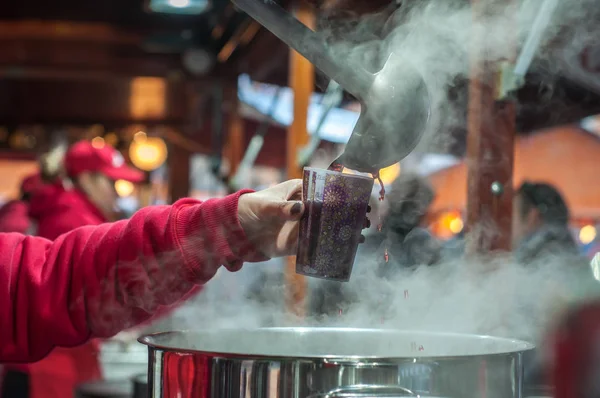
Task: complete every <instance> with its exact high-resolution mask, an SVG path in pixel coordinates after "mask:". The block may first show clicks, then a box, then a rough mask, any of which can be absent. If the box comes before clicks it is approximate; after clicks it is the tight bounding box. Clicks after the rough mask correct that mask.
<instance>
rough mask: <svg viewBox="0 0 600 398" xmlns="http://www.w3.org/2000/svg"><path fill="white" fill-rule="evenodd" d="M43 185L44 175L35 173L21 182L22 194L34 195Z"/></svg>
mask: <svg viewBox="0 0 600 398" xmlns="http://www.w3.org/2000/svg"><path fill="white" fill-rule="evenodd" d="M41 185H42V175H41V174H40V173H35V174H32V175H30V176H27V177H25V178H24V179H23V181H21V192H23V193H32V192H34V191H35V190H37V189H38V188H39V187H40V186H41Z"/></svg>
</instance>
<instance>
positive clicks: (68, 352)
mask: <svg viewBox="0 0 600 398" xmlns="http://www.w3.org/2000/svg"><path fill="white" fill-rule="evenodd" d="M63 168H64V170H63V171H64V172H65V174H66V176H67V178H66V179H57V181H56V182H55V183H54V184H50V185H47V186H45V187H43V188H41V189H39V190H38V191H37V192H36V194H35V195H34V196H33V197H32V199H31V202H30V206H29V215H30V216H31V217H32V219H33V220H35V221H36V223H37V235H38V236H40V237H43V238H46V239H50V240H54V239H56V238H58V237H59V236H60V235H62V234H64V233H67V232H69V231H72V230H73V229H75V228H78V227H83V226H88V225H99V224H103V223H106V222H112V221H116V220H118V219H119V218H120V216H119V213H118V211H117V210H116V201H117V193H116V190H115V187H114V182H115V181H116V180H126V181H130V182H134V183H137V182H141V181H143V180H144V173H143V172H141V171H139V170H136V169H134V168H132V167H129V166H128V165H127V164H126V163H125V159H124V158H123V156H122V155H121V153H120V152H118V151H117V150H116V149H114V148H112V147H111V146H109V145H104V146H102V147H96V146H93V145H92V143H91V142H89V141H79V142H77V143H75V144H73V145H72V146H71V147H70V148H69V149H68V150H67V152H66V154H65V155H64V159H63ZM99 350H100V346H99V343H98V342H97V341H90V342H88V343H87V344H86V345H83V346H80V347H77V348H75V349H58V350H55V351H54V352H53V353H52V354H51V355H50V356H48V358H46V359H45V360H43V361H41V362H38V363H36V364H33V365H30V366H28V367H27V368H19V369H11V370H14V371H15V372H18V373H16V374H15V373H14V372H10V373H8V374H7V380H10V378H13V379H18V378H20V379H25V380H28V383H27V384H28V385H29V388H30V390H31V394H29V396H31V397H32V398H37V397H39V395H38V394H35V392H36V391H40V393H41V392H42V391H43V396H44V397H51V396H56V397H57V398H58V397H65V396H71V395H72V391H73V390H74V388H75V386H76V385H77V384H79V383H82V382H86V381H92V380H96V379H99V378H101V376H102V373H101V368H100V363H99V361H98V358H99ZM9 369H10V368H9ZM23 373H25V375H24V374H23Z"/></svg>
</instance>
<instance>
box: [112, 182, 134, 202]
mask: <svg viewBox="0 0 600 398" xmlns="http://www.w3.org/2000/svg"><path fill="white" fill-rule="evenodd" d="M134 189H135V187H134V185H133V184H132V183H131V182H129V181H125V180H117V181H115V191H117V195H119V196H120V197H122V198H126V197H128V196H130V195H131V194H132V193H133V191H134Z"/></svg>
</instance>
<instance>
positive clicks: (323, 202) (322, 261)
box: [296, 168, 373, 281]
mask: <svg viewBox="0 0 600 398" xmlns="http://www.w3.org/2000/svg"><path fill="white" fill-rule="evenodd" d="M303 188H304V190H303V200H304V202H305V206H306V207H305V208H306V211H305V212H304V216H303V217H302V220H301V221H300V232H299V240H298V252H297V258H296V272H298V273H300V274H304V275H308V276H313V277H317V278H324V279H331V280H338V281H347V280H349V279H350V274H351V272H352V266H353V264H354V258H355V256H356V250H357V248H358V244H359V242H360V237H361V232H362V229H363V226H364V222H365V217H366V213H367V206H368V203H369V198H370V195H371V190H372V189H373V180H372V179H370V178H365V177H358V176H353V175H348V174H343V175H342V174H338V173H328V172H327V171H326V170H321V169H310V168H307V169H305V171H304V179H303Z"/></svg>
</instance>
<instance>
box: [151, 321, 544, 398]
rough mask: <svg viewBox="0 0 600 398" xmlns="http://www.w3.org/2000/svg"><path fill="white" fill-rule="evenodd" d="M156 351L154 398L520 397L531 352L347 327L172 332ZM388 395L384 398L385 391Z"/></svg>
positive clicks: (497, 342)
mask: <svg viewBox="0 0 600 398" xmlns="http://www.w3.org/2000/svg"><path fill="white" fill-rule="evenodd" d="M139 341H140V342H141V343H143V344H146V345H148V350H149V368H148V369H149V374H148V387H149V390H150V396H153V397H191V396H194V397H199V398H209V397H210V398H217V397H218V398H229V397H236V398H238V397H244V398H263V397H265V398H266V397H268V398H279V397H281V398H305V397H310V398H316V397H332V396H344V397H349V396H353V397H358V396H365V395H366V396H379V395H382V396H391V395H393V396H407V395H417V394H418V395H420V396H429V397H432V396H439V397H457V398H459V397H460V398H475V397H477V398H496V397H498V398H511V397H513V398H520V397H521V396H522V382H523V363H522V356H523V353H524V352H526V351H528V350H531V349H533V348H534V347H533V345H531V344H529V343H526V342H522V341H517V340H511V339H502V338H495V337H489V336H476V335H461V334H450V333H430V332H413V331H397V330H385V329H344V328H266V329H254V330H212V331H196V332H167V333H159V334H154V335H149V336H145V337H142V338H140V340H139ZM384 392H385V393H384Z"/></svg>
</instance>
